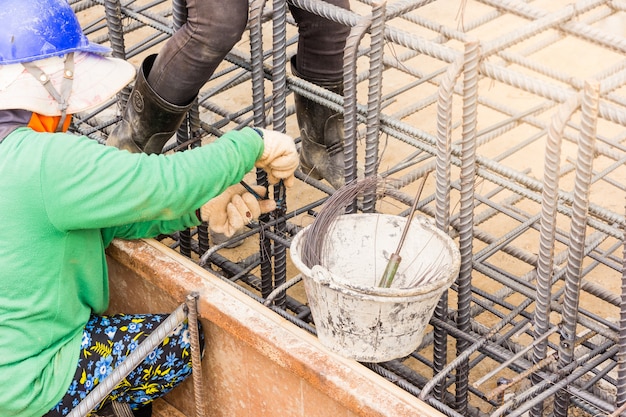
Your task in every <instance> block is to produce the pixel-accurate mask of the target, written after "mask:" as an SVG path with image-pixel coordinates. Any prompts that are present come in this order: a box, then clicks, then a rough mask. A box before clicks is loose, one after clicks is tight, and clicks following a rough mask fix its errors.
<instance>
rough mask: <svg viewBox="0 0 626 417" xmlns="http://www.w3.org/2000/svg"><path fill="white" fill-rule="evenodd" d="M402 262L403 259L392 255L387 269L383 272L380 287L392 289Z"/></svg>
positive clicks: (394, 254)
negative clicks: (392, 283)
mask: <svg viewBox="0 0 626 417" xmlns="http://www.w3.org/2000/svg"><path fill="white" fill-rule="evenodd" d="M400 261H402V257H401V256H400V255H398V254H396V253H392V254H391V256H390V257H389V262H388V263H387V267H386V268H385V272H383V276H382V278H381V279H380V282H379V283H378V286H379V287H383V288H389V287H391V282H392V281H393V278H394V277H395V276H396V272H397V271H398V266H400Z"/></svg>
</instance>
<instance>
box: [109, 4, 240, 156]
mask: <svg viewBox="0 0 626 417" xmlns="http://www.w3.org/2000/svg"><path fill="white" fill-rule="evenodd" d="M187 12H188V17H187V22H186V23H185V24H184V25H183V26H182V27H181V28H180V29H179V30H178V31H176V33H174V35H173V36H172V37H171V38H170V39H169V40H168V41H167V42H166V43H165V45H164V46H163V48H162V49H161V51H159V54H158V55H157V56H156V57H154V56H151V57H149V58H147V59H146V60H145V61H144V63H143V64H142V67H141V69H140V73H139V75H138V77H137V80H136V82H135V86H134V88H133V92H132V93H131V96H130V98H129V101H128V104H127V106H126V109H125V110H124V114H123V117H122V121H121V122H120V123H119V125H118V126H116V128H115V129H114V130H113V132H111V134H110V135H109V137H108V139H107V145H110V146H115V147H118V148H121V149H126V150H128V151H130V152H146V153H161V151H162V149H163V146H164V145H165V143H166V142H167V141H168V140H169V139H170V138H171V137H172V135H173V134H174V133H175V132H176V130H177V129H178V127H179V126H180V124H181V123H182V121H183V119H184V116H185V114H186V113H187V110H188V109H189V107H190V106H191V103H192V102H193V100H194V98H195V97H196V96H197V95H198V92H199V91H200V88H202V86H203V85H204V84H205V83H206V82H207V81H208V80H209V78H211V76H212V75H213V72H214V71H215V68H217V66H218V65H219V64H220V62H221V61H222V60H223V59H224V57H225V56H226V54H227V53H228V52H229V51H230V50H231V49H232V47H233V46H234V45H235V43H236V42H237V41H239V39H241V35H242V34H243V31H244V30H245V27H246V23H247V17H248V2H247V1H246V0H211V1H204V0H188V1H187Z"/></svg>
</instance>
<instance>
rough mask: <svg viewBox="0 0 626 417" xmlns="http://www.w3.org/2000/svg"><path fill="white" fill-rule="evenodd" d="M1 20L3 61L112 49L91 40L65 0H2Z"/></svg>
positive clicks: (0, 35) (17, 61) (0, 37)
mask: <svg viewBox="0 0 626 417" xmlns="http://www.w3.org/2000/svg"><path fill="white" fill-rule="evenodd" d="M0 22H2V24H1V25H0V65H6V64H15V63H19V62H30V61H36V60H39V59H44V58H49V57H53V56H60V55H64V54H67V53H70V52H78V51H83V52H92V53H96V54H106V53H108V52H110V51H111V50H110V49H109V48H107V47H105V46H102V45H98V44H95V43H90V42H89V40H88V39H87V37H86V36H85V35H84V34H83V31H82V29H81V27H80V23H79V22H78V18H77V17H76V14H74V11H73V10H72V8H71V7H70V5H69V4H68V3H67V1H66V0H2V5H1V7H0Z"/></svg>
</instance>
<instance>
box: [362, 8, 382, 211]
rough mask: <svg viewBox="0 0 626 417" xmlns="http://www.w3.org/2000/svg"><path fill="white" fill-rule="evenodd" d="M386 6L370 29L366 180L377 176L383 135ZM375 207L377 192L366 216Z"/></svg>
mask: <svg viewBox="0 0 626 417" xmlns="http://www.w3.org/2000/svg"><path fill="white" fill-rule="evenodd" d="M385 8H386V2H380V3H374V5H373V7H372V24H371V26H370V62H369V65H370V68H369V88H368V100H367V116H366V120H367V122H366V126H365V177H375V176H376V175H377V174H378V160H379V155H378V143H379V135H380V109H381V91H382V77H383V55H384V54H383V52H384V51H383V47H384V38H383V34H384V29H385ZM375 206H376V191H375V190H372V191H371V192H367V193H365V194H364V195H363V212H365V213H372V212H374V209H375Z"/></svg>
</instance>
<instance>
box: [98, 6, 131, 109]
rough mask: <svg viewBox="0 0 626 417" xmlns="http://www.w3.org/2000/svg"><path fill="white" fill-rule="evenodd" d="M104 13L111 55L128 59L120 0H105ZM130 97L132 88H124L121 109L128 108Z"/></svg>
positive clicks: (120, 98)
mask: <svg viewBox="0 0 626 417" xmlns="http://www.w3.org/2000/svg"><path fill="white" fill-rule="evenodd" d="M104 13H105V17H106V24H107V28H108V31H109V41H110V42H111V49H112V50H113V51H112V52H111V55H112V56H114V57H115V58H120V59H126V46H125V43H124V25H123V24H122V5H121V4H120V0H105V1H104ZM129 97H130V87H128V86H126V87H124V88H123V89H122V90H121V91H120V92H119V93H118V104H119V108H120V109H122V108H124V107H125V106H126V102H128V98H129Z"/></svg>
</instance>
